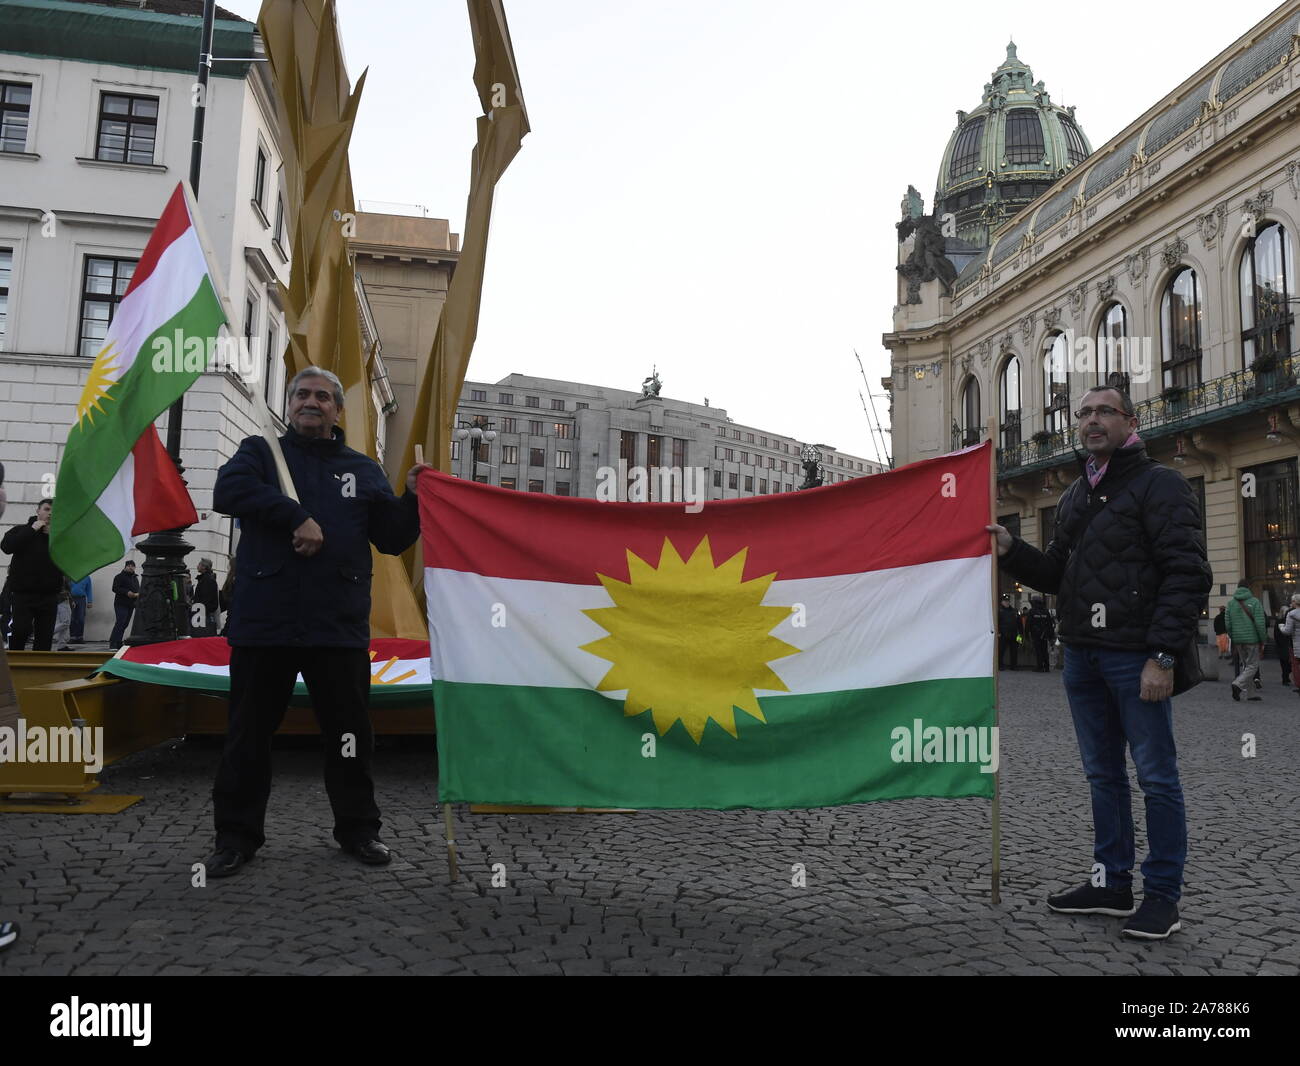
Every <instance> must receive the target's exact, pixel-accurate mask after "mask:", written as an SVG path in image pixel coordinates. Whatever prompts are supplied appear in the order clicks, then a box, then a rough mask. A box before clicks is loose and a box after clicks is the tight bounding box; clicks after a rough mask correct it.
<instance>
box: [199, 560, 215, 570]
mask: <svg viewBox="0 0 1300 1066" xmlns="http://www.w3.org/2000/svg"><path fill="white" fill-rule="evenodd" d="M204 567H207V569H209V570H211V569H212V560H211V559H200V560H199V569H200V570H202V569H203V568H204Z"/></svg>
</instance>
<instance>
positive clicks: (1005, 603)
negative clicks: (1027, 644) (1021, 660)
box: [998, 592, 1020, 670]
mask: <svg viewBox="0 0 1300 1066" xmlns="http://www.w3.org/2000/svg"><path fill="white" fill-rule="evenodd" d="M1018 636H1020V619H1019V617H1018V616H1017V615H1016V609H1015V608H1014V607H1012V606H1011V597H1010V596H1009V595H1008V594H1007V593H1005V592H1004V593H1003V594H1002V604H1001V606H1000V607H998V669H999V670H1014V669H1015V668H1016V637H1018ZM1004 663H1010V666H1006V665H1004Z"/></svg>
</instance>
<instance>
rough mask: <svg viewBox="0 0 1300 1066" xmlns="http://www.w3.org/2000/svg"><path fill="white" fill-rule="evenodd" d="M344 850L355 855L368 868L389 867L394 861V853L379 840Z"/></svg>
mask: <svg viewBox="0 0 1300 1066" xmlns="http://www.w3.org/2000/svg"><path fill="white" fill-rule="evenodd" d="M343 850H344V851H346V852H347V853H348V854H349V855H355V856H356V857H357V858H358V859H360V860H361V861H362V862H364V863H365V864H366V865H367V866H387V865H388V864H389V863H390V862H392V861H393V853H392V852H391V851H389V850H388V845H387V844H385V843H383V842H382V841H379V840H367V841H365V842H364V843H362V844H353V845H351V846H350V847H345V848H344V849H343Z"/></svg>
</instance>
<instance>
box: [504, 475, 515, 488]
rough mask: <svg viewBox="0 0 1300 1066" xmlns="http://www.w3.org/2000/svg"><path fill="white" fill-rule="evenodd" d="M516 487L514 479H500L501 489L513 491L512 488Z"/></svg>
mask: <svg viewBox="0 0 1300 1066" xmlns="http://www.w3.org/2000/svg"><path fill="white" fill-rule="evenodd" d="M516 485H517V482H516V480H515V479H514V478H512V477H503V478H502V479H501V487H502V488H503V489H513V488H515V487H516Z"/></svg>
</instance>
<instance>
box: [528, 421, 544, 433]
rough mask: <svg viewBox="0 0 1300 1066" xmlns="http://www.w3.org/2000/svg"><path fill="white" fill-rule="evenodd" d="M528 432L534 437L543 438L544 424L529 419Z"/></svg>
mask: <svg viewBox="0 0 1300 1066" xmlns="http://www.w3.org/2000/svg"><path fill="white" fill-rule="evenodd" d="M528 432H529V433H530V434H531V435H532V436H534V437H544V436H546V428H545V424H544V423H542V422H538V421H536V420H535V419H531V418H530V419H529V420H528Z"/></svg>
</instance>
